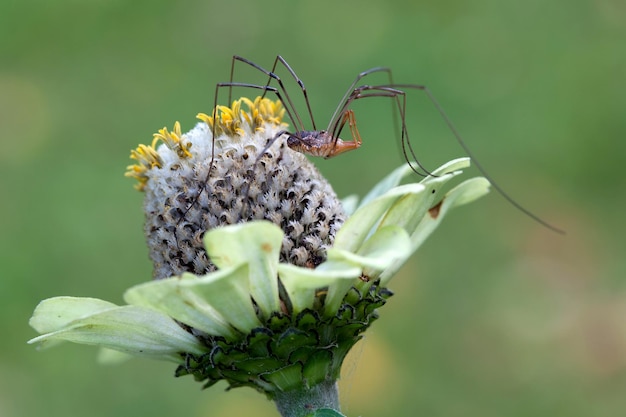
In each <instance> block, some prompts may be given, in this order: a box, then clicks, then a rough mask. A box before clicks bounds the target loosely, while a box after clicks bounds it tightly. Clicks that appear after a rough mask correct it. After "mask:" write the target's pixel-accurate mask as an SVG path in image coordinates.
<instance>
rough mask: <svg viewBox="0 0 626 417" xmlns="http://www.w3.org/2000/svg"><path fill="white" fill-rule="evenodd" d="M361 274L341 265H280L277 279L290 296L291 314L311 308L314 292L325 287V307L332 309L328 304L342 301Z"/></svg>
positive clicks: (345, 265)
mask: <svg viewBox="0 0 626 417" xmlns="http://www.w3.org/2000/svg"><path fill="white" fill-rule="evenodd" d="M360 275H361V268H359V267H357V266H354V265H352V264H348V263H344V262H328V261H327V262H324V263H323V264H321V265H320V266H319V267H317V268H316V269H310V268H302V267H299V266H296V265H291V264H280V265H279V267H278V276H279V277H280V280H281V282H282V283H283V286H284V287H285V291H287V294H288V295H289V300H290V301H291V305H292V307H293V311H294V313H298V312H300V311H302V310H304V309H306V308H311V307H313V303H314V300H315V292H316V290H319V289H321V288H324V287H328V293H327V296H326V304H325V308H326V309H328V308H330V309H332V307H329V304H335V303H334V300H335V299H336V298H339V301H341V299H343V297H344V296H345V295H346V292H348V290H349V289H350V287H351V286H352V282H353V281H354V280H355V279H357V278H358V277H359V276H360ZM338 307H339V306H338V305H337V306H336V308H335V310H336V309H337V308H338Z"/></svg>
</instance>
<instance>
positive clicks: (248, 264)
mask: <svg viewBox="0 0 626 417" xmlns="http://www.w3.org/2000/svg"><path fill="white" fill-rule="evenodd" d="M468 165H469V159H467V158H463V159H457V160H454V161H451V162H449V163H447V164H445V165H444V166H442V167H441V168H439V169H438V170H436V171H434V173H433V174H434V176H430V177H428V178H426V179H424V180H423V181H422V182H420V183H413V184H406V185H399V184H400V181H401V180H402V179H403V178H404V177H406V176H407V175H408V174H410V173H411V172H412V171H411V168H410V167H408V166H403V167H401V168H399V169H397V170H395V171H394V172H393V173H391V174H390V175H389V176H388V177H387V178H385V179H384V180H383V181H381V182H380V183H379V184H378V185H377V186H376V187H374V189H373V190H372V191H371V192H370V193H369V194H368V195H367V196H365V198H363V200H362V201H361V203H360V204H358V205H357V204H356V200H355V199H354V198H352V200H350V201H351V202H352V206H353V207H354V211H353V212H352V213H351V216H350V217H349V218H348V220H347V221H346V222H345V223H344V224H343V226H342V227H341V229H340V230H339V231H338V232H337V234H336V236H335V241H334V245H333V246H332V247H330V248H327V250H326V254H327V259H326V260H325V261H324V262H322V263H321V264H320V265H318V266H317V267H316V268H315V269H311V268H306V267H301V266H296V265H293V264H288V263H281V262H279V254H280V250H281V244H282V242H283V236H284V233H283V231H282V230H281V229H280V228H279V227H278V226H276V225H275V224H273V223H270V222H268V221H251V222H247V223H240V224H236V225H231V226H225V227H219V228H216V229H212V230H210V231H208V232H206V233H205V235H204V244H205V247H206V252H207V254H208V256H209V258H210V260H211V262H213V263H214V264H215V265H216V266H217V268H218V270H217V271H215V272H211V273H208V274H206V275H201V276H196V275H193V274H190V273H185V274H183V275H181V276H175V277H171V278H166V279H162V280H156V281H151V282H146V283H143V284H140V285H137V286H134V287H132V288H130V289H128V290H127V291H126V293H125V294H124V299H125V301H126V302H127V303H128V304H129V305H126V306H116V305H114V304H111V303H109V302H106V301H102V300H97V299H92V298H72V297H56V298H51V299H47V300H44V301H42V302H41V303H40V304H39V306H38V307H37V308H36V310H35V312H34V315H33V317H32V318H31V321H30V324H31V326H32V327H33V328H35V330H37V331H38V332H39V333H41V334H42V335H41V336H39V337H36V338H34V339H32V340H30V341H29V343H39V344H41V345H42V346H44V345H51V344H53V343H52V342H58V341H71V342H76V343H83V344H90V345H98V346H102V347H106V348H109V349H114V350H118V351H121V352H125V353H130V354H133V355H137V356H147V357H153V358H157V359H165V360H174V361H176V362H177V363H178V364H179V368H178V370H177V375H185V374H192V375H194V377H195V378H196V379H198V380H201V381H205V382H206V385H207V386H209V385H212V384H213V383H215V382H217V381H218V380H220V379H225V380H226V381H227V382H228V383H229V385H230V386H231V387H237V386H251V387H253V388H256V389H258V390H260V391H262V392H265V393H266V394H267V395H268V396H269V397H270V398H273V397H274V396H275V394H276V393H277V392H285V391H290V390H297V389H303V388H307V387H311V386H314V385H316V384H320V383H322V382H328V381H334V380H336V379H337V378H338V377H339V370H340V367H341V363H342V361H343V359H344V357H345V355H346V354H347V352H348V351H349V349H350V348H351V347H352V346H353V345H354V343H356V342H357V341H358V340H359V338H360V334H361V333H362V332H363V331H364V330H366V329H367V327H368V326H369V325H370V324H371V323H372V321H373V320H375V319H376V318H377V317H378V315H377V311H376V310H377V308H378V307H380V306H382V305H383V304H384V303H385V302H386V299H387V298H388V297H389V296H390V295H391V293H390V292H389V291H388V290H386V289H385V287H386V285H387V283H388V282H389V280H390V279H391V278H392V277H393V275H394V274H395V273H396V272H397V270H398V269H399V268H400V266H401V265H402V264H403V263H404V261H406V259H407V258H408V257H409V256H410V255H411V254H412V253H413V252H414V251H415V250H416V249H417V248H418V247H419V246H420V245H421V244H422V243H423V242H424V240H425V239H426V237H428V235H429V234H430V233H431V232H432V231H433V230H434V229H435V228H436V227H437V225H438V224H439V223H440V222H441V220H442V218H443V217H444V216H445V215H446V213H447V212H448V210H449V209H450V208H452V207H455V206H458V205H461V204H465V203H468V202H471V201H473V200H474V199H476V198H478V197H480V196H482V195H484V194H485V193H486V192H487V191H488V182H487V180H485V179H484V178H474V179H470V180H467V181H465V182H463V183H461V184H459V185H457V186H456V187H454V188H452V189H451V190H450V191H448V192H445V191H444V190H443V186H444V185H445V184H446V183H447V182H448V181H449V180H451V179H452V178H453V177H455V176H457V175H459V174H460V173H461V171H460V169H462V168H465V167H467V166H468Z"/></svg>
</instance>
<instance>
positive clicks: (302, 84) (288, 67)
mask: <svg viewBox="0 0 626 417" xmlns="http://www.w3.org/2000/svg"><path fill="white" fill-rule="evenodd" d="M279 61H280V63H281V64H283V66H284V67H285V68H287V71H289V73H290V74H291V76H292V77H293V78H294V80H296V82H297V83H298V85H299V86H300V89H301V90H302V95H304V102H305V103H306V108H307V110H308V112H309V117H311V125H312V126H313V130H317V127H316V125H315V118H314V117H313V110H311V103H310V102H309V95H308V93H307V91H306V87H305V86H304V82H303V81H302V80H301V79H300V77H298V75H297V74H296V72H295V71H294V70H293V69H292V68H291V66H290V65H289V64H288V63H287V61H286V60H285V59H284V58H283V57H282V56H280V55H278V56H277V57H276V60H275V61H274V67H272V72H275V71H276V65H277V64H278V62H279Z"/></svg>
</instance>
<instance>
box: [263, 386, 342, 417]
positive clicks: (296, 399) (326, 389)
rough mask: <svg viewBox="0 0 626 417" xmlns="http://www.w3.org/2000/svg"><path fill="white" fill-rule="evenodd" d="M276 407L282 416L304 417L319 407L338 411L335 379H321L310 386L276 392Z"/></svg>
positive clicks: (337, 392) (337, 393) (337, 391)
mask: <svg viewBox="0 0 626 417" xmlns="http://www.w3.org/2000/svg"><path fill="white" fill-rule="evenodd" d="M274 401H275V402H276V407H277V408H278V411H279V412H280V414H281V416H283V417H304V416H306V415H308V414H311V413H312V412H314V411H315V410H317V409H320V408H330V409H333V410H336V411H339V390H338V389H337V382H336V381H323V382H321V383H319V384H317V385H315V386H313V387H310V388H302V389H299V390H292V391H286V392H277V393H276V396H275V397H274Z"/></svg>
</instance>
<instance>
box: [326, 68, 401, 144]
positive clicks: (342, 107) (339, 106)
mask: <svg viewBox="0 0 626 417" xmlns="http://www.w3.org/2000/svg"><path fill="white" fill-rule="evenodd" d="M376 72H386V73H387V74H389V80H391V69H390V68H387V67H374V68H370V69H368V70H365V71H363V72H361V73H360V74H359V75H357V76H356V78H355V79H354V81H352V84H350V87H348V89H347V90H346V92H345V94H344V95H343V97H342V98H341V100H339V104H337V107H336V108H335V111H334V112H333V115H332V116H331V117H330V120H329V121H328V128H327V129H326V130H328V131H329V132H330V131H331V126H334V125H336V123H337V120H339V119H340V118H341V117H342V114H343V112H344V110H345V109H346V105H345V104H346V101H348V100H349V97H350V95H352V94H353V93H354V89H355V87H356V85H357V84H358V83H359V81H361V79H362V78H363V77H366V76H368V75H370V74H373V73H376Z"/></svg>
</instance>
